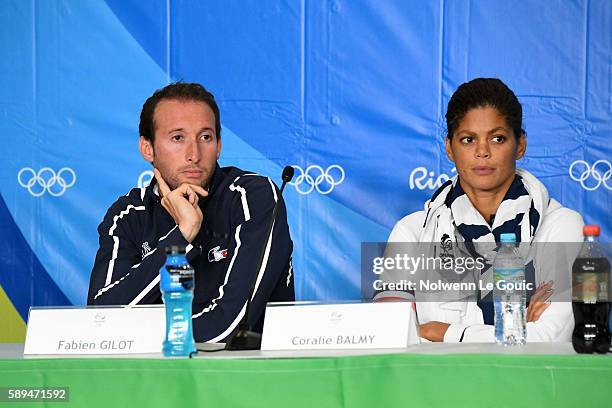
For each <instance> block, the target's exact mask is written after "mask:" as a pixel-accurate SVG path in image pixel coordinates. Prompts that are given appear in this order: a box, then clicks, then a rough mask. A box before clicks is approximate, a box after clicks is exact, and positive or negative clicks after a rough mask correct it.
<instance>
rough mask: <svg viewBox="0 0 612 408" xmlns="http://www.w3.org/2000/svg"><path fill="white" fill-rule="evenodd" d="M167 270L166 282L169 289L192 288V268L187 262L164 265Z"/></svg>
mask: <svg viewBox="0 0 612 408" xmlns="http://www.w3.org/2000/svg"><path fill="white" fill-rule="evenodd" d="M165 269H166V271H167V272H168V278H169V279H168V281H169V282H168V284H169V288H170V289H174V290H181V289H182V290H191V289H193V275H194V271H193V268H192V267H191V266H190V265H189V264H184V265H166V266H165Z"/></svg>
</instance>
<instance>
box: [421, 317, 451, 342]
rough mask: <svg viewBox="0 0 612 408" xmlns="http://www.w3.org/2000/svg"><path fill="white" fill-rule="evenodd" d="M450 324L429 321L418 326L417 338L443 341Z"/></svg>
mask: <svg viewBox="0 0 612 408" xmlns="http://www.w3.org/2000/svg"><path fill="white" fill-rule="evenodd" d="M448 326H450V324H448V323H443V322H436V321H431V322H427V323H424V324H420V325H419V336H420V337H422V338H424V339H427V340H429V341H444V335H445V334H446V330H448Z"/></svg>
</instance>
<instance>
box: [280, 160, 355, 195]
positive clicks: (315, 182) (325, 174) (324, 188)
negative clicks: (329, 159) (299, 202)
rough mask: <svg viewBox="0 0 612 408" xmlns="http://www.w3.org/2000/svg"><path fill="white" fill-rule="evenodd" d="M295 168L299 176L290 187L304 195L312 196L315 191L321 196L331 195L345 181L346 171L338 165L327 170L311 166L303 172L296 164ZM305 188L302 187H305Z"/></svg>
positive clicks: (314, 165) (315, 165)
mask: <svg viewBox="0 0 612 408" xmlns="http://www.w3.org/2000/svg"><path fill="white" fill-rule="evenodd" d="M291 167H293V168H294V169H295V170H296V172H297V173H299V175H298V176H297V177H295V178H294V179H293V181H291V182H289V184H290V185H292V186H294V187H295V190H296V191H297V192H298V193H300V194H302V195H306V194H310V193H312V192H313V191H314V190H315V189H316V190H317V191H318V192H319V193H320V194H329V193H331V192H332V191H333V189H334V187H336V186H337V185H339V184H341V183H342V182H343V181H344V177H345V174H344V169H343V168H342V167H340V166H339V165H338V164H332V165H331V166H329V167H328V168H327V169H325V170H324V169H323V167H321V166H319V165H317V164H311V165H310V166H308V167H306V170H303V169H302V168H301V167H300V166H298V165H296V164H294V165H292V166H291ZM304 185H305V187H302V186H304Z"/></svg>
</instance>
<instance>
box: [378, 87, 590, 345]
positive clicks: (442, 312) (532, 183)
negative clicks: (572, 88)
mask: <svg viewBox="0 0 612 408" xmlns="http://www.w3.org/2000/svg"><path fill="white" fill-rule="evenodd" d="M446 123H447V129H448V134H447V137H446V154H447V156H448V158H449V159H450V160H451V161H453V162H454V163H455V167H456V169H457V175H456V176H455V177H454V178H453V179H451V180H449V181H447V182H446V183H444V184H443V185H442V186H441V187H440V188H439V189H438V190H437V191H436V192H435V193H434V194H433V196H432V198H431V200H429V201H428V202H427V203H426V204H425V211H418V212H416V213H413V214H410V215H408V216H407V217H405V218H403V219H402V220H400V221H399V222H398V223H397V224H396V226H395V227H394V229H393V231H392V232H391V235H390V237H389V242H431V243H440V242H444V241H445V240H446V241H448V240H449V239H450V241H451V242H453V243H457V242H463V243H475V244H478V243H494V242H499V240H500V239H499V238H500V234H501V233H511V232H513V233H515V234H516V237H517V241H520V242H522V243H523V246H525V245H524V244H525V243H527V244H528V250H527V252H525V253H529V255H527V256H528V258H527V261H529V262H530V263H532V264H533V267H534V269H535V278H536V279H537V281H538V282H543V281H544V280H545V278H547V277H551V275H552V274H553V273H555V277H556V278H558V277H560V276H562V277H567V278H568V279H569V276H570V272H569V265H571V263H572V261H573V259H574V257H575V255H576V254H575V253H572V251H566V252H565V253H564V254H563V256H561V257H560V256H558V254H557V255H554V256H550V252H549V253H548V256H547V252H546V251H547V250H548V251H550V250H551V248H550V247H549V248H548V249H547V248H546V245H545V244H538V245H537V246H534V245H533V244H534V243H536V242H538V243H548V242H579V241H581V239H582V226H583V221H582V217H581V216H580V215H579V214H578V213H576V212H575V211H572V210H569V209H567V208H564V207H562V206H561V205H560V204H559V203H558V202H557V201H555V200H554V199H551V198H549V196H548V192H547V190H546V187H544V185H543V184H542V183H541V182H540V181H539V180H538V179H536V178H535V177H534V176H533V175H532V174H530V173H529V172H527V171H525V170H520V169H517V168H516V161H517V160H519V159H520V158H521V157H523V155H524V154H525V150H526V147H527V140H526V136H525V132H524V130H523V129H522V107H521V104H520V103H519V101H518V99H517V98H516V96H515V95H514V93H513V92H512V91H511V90H510V89H509V88H508V87H507V86H506V85H505V84H504V83H503V82H502V81H500V80H499V79H493V78H477V79H474V80H472V81H470V82H467V83H464V84H462V85H461V86H460V87H459V88H458V89H457V91H456V92H455V93H454V94H453V96H452V97H451V99H450V101H449V103H448V109H447V112H446ZM529 248H531V249H533V250H531V251H530V250H529ZM577 250H578V247H577V246H576V251H577ZM562 279H564V278H562ZM564 283H567V282H564ZM553 286H558V285H557V283H554V282H552V280H546V283H543V284H541V285H540V286H539V287H538V289H537V291H536V292H535V293H534V294H533V296H532V297H531V302H530V304H529V308H528V311H527V321H528V323H527V341H529V342H533V341H569V340H570V338H571V333H572V329H573V318H572V309H571V303H570V302H567V301H566V302H552V303H551V302H548V301H547V300H548V298H549V297H550V295H551V293H552V291H553ZM564 287H565V288H568V287H569V285H567V284H566V285H565V286H564ZM397 296H398V293H397V292H393V293H389V292H383V293H379V294H378V295H377V296H376V300H385V298H390V297H397ZM400 296H401V295H400ZM566 300H569V299H566ZM480 306H481V307H479V305H478V304H477V303H476V302H475V301H470V302H466V301H463V302H419V301H418V296H417V315H418V318H419V322H420V323H421V324H420V336H421V337H422V338H424V339H427V340H430V341H446V342H459V341H463V342H467V341H474V342H485V341H494V328H493V326H492V324H493V318H492V316H493V315H492V303H491V302H490V301H489V302H482V303H481V305H480ZM483 311H484V313H483Z"/></svg>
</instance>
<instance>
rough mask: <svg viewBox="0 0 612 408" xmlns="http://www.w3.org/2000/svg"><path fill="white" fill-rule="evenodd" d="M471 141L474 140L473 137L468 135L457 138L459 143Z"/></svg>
mask: <svg viewBox="0 0 612 408" xmlns="http://www.w3.org/2000/svg"><path fill="white" fill-rule="evenodd" d="M473 141H474V139H473V138H471V137H469V136H466V137H462V138H461V139H459V142H460V143H461V144H469V143H472V142H473Z"/></svg>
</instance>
